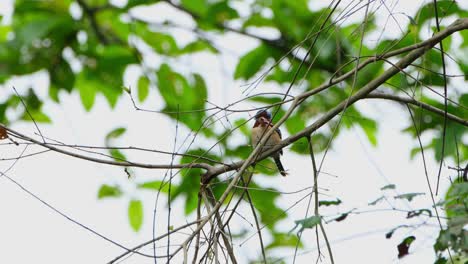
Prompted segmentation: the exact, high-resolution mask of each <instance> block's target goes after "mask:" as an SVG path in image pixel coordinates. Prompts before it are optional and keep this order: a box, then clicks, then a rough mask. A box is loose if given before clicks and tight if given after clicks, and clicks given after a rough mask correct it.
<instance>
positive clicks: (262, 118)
mask: <svg viewBox="0 0 468 264" xmlns="http://www.w3.org/2000/svg"><path fill="white" fill-rule="evenodd" d="M272 127H273V123H272V122H271V113H270V112H268V111H267V110H260V111H258V112H257V113H256V114H255V124H254V126H253V128H252V135H251V136H252V145H253V147H254V148H255V147H256V146H257V145H258V143H259V142H260V140H261V138H262V137H263V136H264V135H266V134H267V133H268V132H269V131H270V129H271V128H272ZM280 142H281V130H280V129H279V128H276V129H275V131H274V132H273V134H271V136H270V137H269V138H268V140H267V142H266V143H265V145H264V146H263V148H262V150H261V151H262V152H264V151H267V150H269V149H271V148H272V147H274V146H276V145H277V144H279V143H280ZM280 155H283V150H282V149H281V150H279V151H278V152H276V153H273V154H272V155H271V156H272V157H273V159H274V160H275V164H276V167H278V170H279V172H280V174H281V175H283V176H286V175H288V174H287V173H286V170H285V169H284V167H283V164H281V160H280Z"/></svg>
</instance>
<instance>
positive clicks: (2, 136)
mask: <svg viewBox="0 0 468 264" xmlns="http://www.w3.org/2000/svg"><path fill="white" fill-rule="evenodd" d="M7 137H8V134H7V131H6V129H5V128H4V127H0V139H5V138H7Z"/></svg>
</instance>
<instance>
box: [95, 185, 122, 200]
mask: <svg viewBox="0 0 468 264" xmlns="http://www.w3.org/2000/svg"><path fill="white" fill-rule="evenodd" d="M121 195H122V190H121V189H120V186H118V185H114V186H111V185H107V184H103V185H101V188H99V191H98V199H103V198H111V197H113V198H115V197H120V196H121Z"/></svg>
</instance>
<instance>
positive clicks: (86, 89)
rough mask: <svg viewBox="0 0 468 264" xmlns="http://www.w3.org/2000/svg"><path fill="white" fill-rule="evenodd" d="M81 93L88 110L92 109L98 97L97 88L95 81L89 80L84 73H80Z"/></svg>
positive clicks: (78, 83) (78, 81) (79, 88)
mask: <svg viewBox="0 0 468 264" xmlns="http://www.w3.org/2000/svg"><path fill="white" fill-rule="evenodd" d="M76 86H77V88H78V91H79V93H80V98H81V103H82V104H83V107H84V108H85V110H86V111H89V110H91V108H92V107H93V105H94V101H95V99H96V89H95V88H94V85H93V82H91V81H90V80H88V79H87V78H86V77H85V76H83V74H79V75H78V79H77V84H76Z"/></svg>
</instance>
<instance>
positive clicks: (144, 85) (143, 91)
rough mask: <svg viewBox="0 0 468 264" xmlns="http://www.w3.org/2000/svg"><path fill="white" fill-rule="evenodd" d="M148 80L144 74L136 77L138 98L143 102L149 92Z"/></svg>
mask: <svg viewBox="0 0 468 264" xmlns="http://www.w3.org/2000/svg"><path fill="white" fill-rule="evenodd" d="M149 84H150V82H149V80H148V78H147V77H146V76H141V77H140V78H139V79H138V100H139V101H140V102H143V101H144V100H145V99H146V97H148V94H149Z"/></svg>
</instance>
